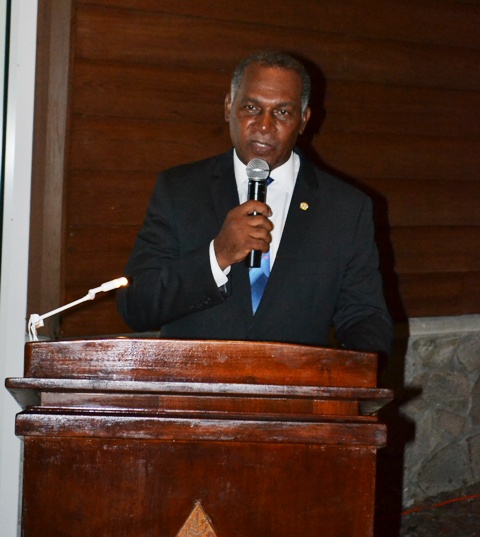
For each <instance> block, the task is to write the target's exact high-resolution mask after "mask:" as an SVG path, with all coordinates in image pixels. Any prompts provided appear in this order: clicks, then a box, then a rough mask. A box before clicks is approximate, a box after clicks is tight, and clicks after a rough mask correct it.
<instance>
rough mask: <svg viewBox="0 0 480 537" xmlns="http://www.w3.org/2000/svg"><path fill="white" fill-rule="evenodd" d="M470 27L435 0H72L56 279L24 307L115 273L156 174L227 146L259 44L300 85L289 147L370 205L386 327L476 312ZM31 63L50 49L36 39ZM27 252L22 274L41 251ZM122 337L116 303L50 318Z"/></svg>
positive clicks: (469, 10) (473, 42) (476, 94)
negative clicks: (241, 62)
mask: <svg viewBox="0 0 480 537" xmlns="http://www.w3.org/2000/svg"><path fill="white" fill-rule="evenodd" d="M45 5H46V6H48V3H45ZM479 24H480V6H479V5H478V3H470V2H455V3H453V2H450V1H448V0H439V1H438V2H433V1H427V0H426V1H422V2H416V1H412V0H398V1H397V0H385V2H377V1H375V0H347V1H346V2H340V3H339V2H336V1H334V0H326V1H324V2H323V1H322V2H317V1H314V0H307V1H305V2H303V3H302V8H301V9H298V5H297V3H296V2H294V1H293V0H285V2H282V3H281V4H279V3H278V2H269V1H266V2H263V3H262V4H261V5H259V4H258V3H255V2H253V0H245V2H243V3H242V4H241V5H237V4H235V3H234V4H232V3H225V2H214V3H208V5H207V4H204V3H198V2H194V1H193V0H186V1H184V2H180V3H179V2H172V1H170V0H167V1H165V2H161V3H159V2H156V1H154V0H137V1H135V2H133V0H72V23H71V27H70V34H71V35H70V37H71V56H70V61H69V64H68V65H67V69H66V71H65V72H68V73H69V84H70V85H69V88H68V94H66V93H65V92H66V90H65V88H64V89H63V90H62V91H63V92H64V96H63V99H64V102H68V106H69V107H68V113H67V118H66V124H67V125H68V128H67V133H66V135H67V136H66V140H67V146H66V149H65V171H64V183H63V192H64V194H63V198H62V201H63V205H64V211H63V218H64V220H63V221H62V222H58V224H57V228H56V229H57V232H58V230H59V229H61V230H63V243H62V246H61V259H62V265H61V273H62V278H61V280H60V283H58V282H57V283H56V284H55V283H52V282H50V283H48V285H46V287H45V288H44V290H43V298H42V297H38V296H37V299H38V300H37V301H36V302H32V304H33V303H35V304H37V306H36V307H37V309H39V310H40V311H42V304H46V301H45V300H46V299H45V297H46V296H47V295H49V296H57V297H58V299H57V300H61V301H62V302H63V303H65V302H67V301H68V300H75V299H77V298H79V296H83V294H84V293H85V292H86V290H88V288H90V287H93V286H96V285H97V284H99V283H101V282H100V281H99V280H105V281H106V280H109V279H111V278H113V277H116V276H117V275H118V272H119V271H121V270H122V268H123V266H124V264H125V262H126V259H127V256H128V253H129V251H130V248H131V246H132V244H133V240H134V236H135V233H136V232H137V230H138V229H139V227H140V225H141V223H142V221H143V217H144V213H145V209H146V205H147V203H148V199H149V196H150V193H151V191H152V189H153V185H154V182H155V178H156V175H157V173H158V172H159V171H160V170H163V169H165V168H168V167H170V166H174V165H177V164H181V163H184V162H189V161H192V160H197V159H201V158H205V157H208V156H210V155H213V154H215V153H218V152H220V151H223V150H225V149H226V148H228V147H229V145H230V140H229V135H228V128H227V124H226V123H225V122H224V118H223V99H224V95H225V93H226V91H228V86H229V79H230V73H231V71H232V69H233V67H234V65H235V64H236V62H237V61H238V59H239V58H241V57H243V56H245V55H246V54H248V53H250V52H253V51H254V50H258V49H259V48H264V47H273V48H283V49H288V50H291V51H293V52H296V53H297V54H300V55H301V56H303V57H304V58H305V60H306V62H307V65H308V66H309V68H310V70H311V72H312V75H313V79H314V92H313V101H314V106H313V108H314V121H313V122H312V124H311V126H310V128H309V129H307V133H306V136H305V137H304V140H303V141H302V147H307V148H309V149H310V151H309V152H310V153H313V154H314V158H315V159H316V160H317V161H318V162H321V163H322V164H323V165H324V166H326V167H327V169H329V170H331V171H333V172H335V173H336V174H338V175H339V176H340V177H341V178H343V179H344V180H345V181H347V182H351V183H353V184H355V185H357V186H358V187H359V188H361V189H362V190H364V191H365V192H367V193H368V194H369V195H370V196H371V197H372V199H373V201H374V209H375V218H376V224H377V229H378V243H379V250H380V254H381V265H382V271H383V275H384V280H385V283H386V294H387V297H388V301H389V307H390V309H391V310H392V313H393V314H394V316H395V318H396V319H399V320H401V319H404V318H405V317H406V316H419V315H427V316H436V315H456V314H462V313H477V312H478V310H479V308H480V298H479V296H478V293H476V292H475V290H474V289H472V288H470V286H471V285H472V283H473V282H474V281H475V278H476V277H477V275H478V271H479V268H478V255H477V254H476V251H478V238H477V235H478V233H477V230H478V226H479V218H480V216H479V215H480V212H479V211H478V206H479V203H480V179H479V175H478V170H479V169H480V71H479V70H478V68H477V66H478V65H479V63H480V34H479V32H478V27H479ZM39 54H40V55H42V56H41V57H42V58H47V59H48V58H49V57H50V56H51V55H52V52H51V51H49V48H48V43H47V41H41V42H40V43H39ZM57 56H58V54H57ZM63 61H64V60H63ZM46 76H47V75H46V74H45V73H42V72H39V75H38V77H39V78H38V84H39V87H45V81H44V80H43V77H46ZM42 80H43V83H44V85H43V86H41V84H42ZM39 95H40V96H41V95H42V94H41V93H39ZM59 134H60V133H55V132H52V133H50V135H49V136H50V137H52V139H53V140H55V139H56V137H58V136H59ZM38 140H40V138H38ZM39 147H41V145H39ZM35 166H41V160H40V159H38V160H37V162H36V164H35ZM37 174H38V177H39V181H40V183H41V180H42V178H43V181H44V183H45V185H44V187H46V188H51V189H52V187H53V186H54V185H52V184H51V181H50V182H49V179H48V176H47V173H46V171H45V170H43V171H42V169H41V168H38V170H37ZM51 191H52V192H55V190H54V189H53V190H51ZM40 212H41V211H40ZM57 220H58V219H57ZM32 251H34V255H32V260H31V263H32V266H35V264H36V263H37V264H38V259H39V257H40V256H41V255H43V254H42V252H40V251H39V250H38V248H37V249H36V250H35V249H33V250H32ZM48 262H49V258H48V257H46V258H45V257H44V258H43V265H42V266H44V267H45V268H44V269H42V270H43V271H44V272H45V274H46V273H47V270H48V266H47V265H48ZM55 285H56V288H55V289H52V287H55ZM58 285H60V289H59V288H58ZM474 287H475V286H474ZM54 291H55V293H57V294H54ZM35 293H37V294H38V290H37V289H34V288H33V287H32V289H31V291H30V294H31V295H35ZM52 293H53V294H52ZM32 300H33V298H32ZM57 305H60V304H55V306H57ZM50 309H51V308H50ZM47 310H48V308H44V309H43V311H47ZM124 331H126V327H125V325H124V324H123V322H122V321H121V320H120V318H119V316H118V314H117V313H116V311H115V301H114V297H105V298H102V300H99V301H98V302H97V301H95V303H92V304H88V305H85V306H82V307H81V308H78V309H76V310H75V311H69V312H68V313H65V314H64V315H63V316H62V324H61V334H62V335H65V336H67V335H68V336H75V335H78V336H80V335H95V334H109V333H120V332H124Z"/></svg>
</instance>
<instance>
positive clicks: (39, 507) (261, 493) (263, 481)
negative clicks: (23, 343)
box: [7, 338, 391, 537]
mask: <svg viewBox="0 0 480 537" xmlns="http://www.w3.org/2000/svg"><path fill="white" fill-rule="evenodd" d="M375 370H376V357H375V355H373V354H369V353H354V352H348V351H333V350H329V349H321V348H317V347H308V346H298V345H290V344H288V345H283V344H278V343H255V342H221V341H176V340H141V339H128V338H123V339H108V340H82V341H68V342H40V343H30V344H27V347H26V362H25V377H23V378H15V379H7V387H8V388H9V390H10V391H11V392H12V394H13V395H14V396H15V397H16V399H17V400H18V401H19V403H20V404H21V405H22V406H23V407H24V410H23V412H21V413H20V414H18V415H17V418H16V434H17V435H19V436H22V437H23V438H24V461H25V462H24V488H23V506H22V513H23V520H22V525H23V535H24V536H26V537H31V536H39V535H49V536H66V535H68V536H69V537H76V536H85V535H95V536H97V535H98V536H115V537H118V536H125V537H130V536H132V537H133V536H135V537H138V536H140V535H141V536H142V537H143V536H145V537H147V536H152V537H153V536H155V537H187V536H188V537H192V536H205V537H207V536H209V537H232V536H238V537H260V536H261V537H287V536H288V537H292V536H299V537H300V536H301V537H321V536H322V535H325V536H328V537H343V536H345V537H347V536H348V537H367V536H372V535H373V513H374V496H375V469H376V451H377V449H378V448H380V447H382V446H383V445H384V444H385V442H386V431H385V427H384V426H383V425H382V424H379V423H378V421H377V418H376V416H375V411H376V410H378V408H379V407H381V406H382V405H383V404H384V403H385V402H386V401H388V400H389V399H390V398H391V393H390V391H389V390H381V389H378V388H376V387H375V382H376V381H375V378H376V373H375Z"/></svg>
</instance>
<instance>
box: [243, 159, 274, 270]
mask: <svg viewBox="0 0 480 537" xmlns="http://www.w3.org/2000/svg"><path fill="white" fill-rule="evenodd" d="M269 173H270V166H269V165H268V162H265V161H264V160H263V159H261V158H254V159H252V160H251V161H250V162H249V163H248V164H247V177H248V199H249V200H256V201H262V202H263V203H265V201H266V200H267V178H268V175H269ZM253 214H257V213H255V212H254V213H253ZM261 260H262V251H261V250H252V251H251V252H250V253H249V254H248V256H247V257H246V259H245V264H246V265H247V267H249V268H254V267H259V266H260V263H261Z"/></svg>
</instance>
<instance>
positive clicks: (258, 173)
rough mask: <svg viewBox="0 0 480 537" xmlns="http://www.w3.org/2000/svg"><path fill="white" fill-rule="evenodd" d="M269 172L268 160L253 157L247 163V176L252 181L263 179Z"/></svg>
mask: <svg viewBox="0 0 480 537" xmlns="http://www.w3.org/2000/svg"><path fill="white" fill-rule="evenodd" d="M269 173H270V166H269V165H268V162H266V161H265V160H263V159H261V158H254V159H252V160H251V161H250V162H249V163H248V164H247V177H248V178H249V179H251V180H252V181H264V180H265V179H266V178H267V177H268V174H269Z"/></svg>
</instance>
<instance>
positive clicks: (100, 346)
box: [25, 337, 377, 388]
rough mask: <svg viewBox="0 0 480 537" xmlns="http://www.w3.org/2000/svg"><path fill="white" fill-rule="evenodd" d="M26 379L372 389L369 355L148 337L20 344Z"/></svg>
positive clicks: (374, 360) (305, 347)
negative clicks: (23, 357) (22, 346)
mask: <svg viewBox="0 0 480 537" xmlns="http://www.w3.org/2000/svg"><path fill="white" fill-rule="evenodd" d="M25 377H27V378H38V379H42V378H49V379H60V378H61V379H91V380H109V381H137V382H155V381H163V382H166V381H167V382H224V383H245V384H269V385H283V386H325V387H328V386H332V387H356V388H374V387H376V381H377V356H376V354H374V353H366V352H354V351H344V350H333V349H327V348H323V347H313V346H308V345H295V344H284V343H267V342H251V341H249V342H244V341H219V340H173V339H147V338H128V337H119V338H108V339H81V340H80V339H79V340H65V341H41V342H31V343H27V344H26V347H25Z"/></svg>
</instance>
